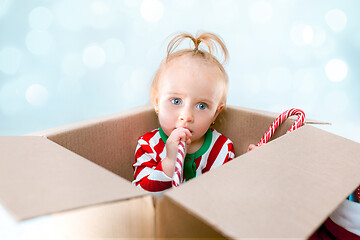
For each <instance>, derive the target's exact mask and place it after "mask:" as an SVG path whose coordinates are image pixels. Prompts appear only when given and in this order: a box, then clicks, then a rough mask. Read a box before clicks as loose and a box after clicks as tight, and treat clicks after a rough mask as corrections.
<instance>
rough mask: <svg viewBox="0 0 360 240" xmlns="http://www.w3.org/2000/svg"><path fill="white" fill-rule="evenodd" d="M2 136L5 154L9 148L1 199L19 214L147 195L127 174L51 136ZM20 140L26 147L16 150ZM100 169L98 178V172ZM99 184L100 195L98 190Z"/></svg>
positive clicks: (17, 216) (28, 215)
mask: <svg viewBox="0 0 360 240" xmlns="http://www.w3.org/2000/svg"><path fill="white" fill-rule="evenodd" d="M1 141H4V142H3V144H2V145H3V146H6V149H4V151H2V152H1V153H0V156H1V155H2V154H5V156H3V158H2V163H1V164H2V165H4V166H3V167H2V168H1V170H3V171H4V172H3V173H2V174H1V178H3V180H2V181H1V186H2V187H1V189H2V191H1V194H2V198H1V202H2V203H3V205H4V206H5V207H6V208H7V209H8V211H9V212H10V213H12V214H13V216H14V217H15V219H17V220H25V219H29V218H33V217H37V216H41V215H45V214H50V213H54V212H60V211H66V210H71V209H77V208H81V207H84V206H89V205H97V204H101V203H105V202H114V201H121V200H126V199H132V198H135V197H142V196H144V195H148V193H146V192H145V191H142V190H140V189H135V188H134V189H133V186H132V184H131V183H129V182H128V181H126V180H125V179H122V178H121V177H119V176H117V175H115V174H114V173H112V172H109V171H107V170H106V169H103V168H102V167H100V166H98V165H96V164H94V163H92V162H90V161H88V160H87V159H85V158H83V157H81V156H79V155H77V154H75V153H73V152H71V151H70V150H68V149H66V148H63V147H62V146H60V145H58V144H56V143H54V142H52V141H51V140H48V139H45V138H42V137H38V136H21V137H1ZM19 144H22V145H21V146H20V147H21V149H22V151H17V149H18V148H19V146H18V145H19ZM27 156H31V157H27ZM10 158H11V159H10ZM73 165H76V167H73ZM30 169H31V171H29V170H30ZM95 171H96V175H97V177H96V178H95V177H94V176H93V173H94V172H95ZM79 172H81V173H82V175H81V176H79V175H78V173H79ZM85 173H87V174H85ZM8 174H9V175H8ZM66 174H67V175H66ZM44 179H47V181H44ZM99 179H101V181H102V182H99ZM72 181H74V182H72ZM86 181H89V182H92V184H93V185H89V184H91V183H87V182H86ZM64 183H66V184H64ZM72 183H73V184H72ZM105 183H106V184H110V185H111V184H112V185H114V186H117V187H119V186H122V188H121V189H123V188H124V189H131V191H130V192H129V191H128V190H126V192H124V191H123V190H120V189H116V188H115V189H113V190H111V191H107V190H106V189H104V187H103V185H104V184H105ZM18 185H20V186H22V188H19V186H18ZM110 185H109V187H111V186H110ZM81 186H82V187H81ZM95 186H96V187H95ZM114 186H113V187H114ZM83 187H84V188H83ZM84 189H88V191H84ZM95 190H96V192H97V193H98V194H97V195H94V191H95ZM44 191H46V193H47V194H46V195H44ZM73 195H74V196H73Z"/></svg>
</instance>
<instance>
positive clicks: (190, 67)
mask: <svg viewBox="0 0 360 240" xmlns="http://www.w3.org/2000/svg"><path fill="white" fill-rule="evenodd" d="M164 67H165V68H164V69H163V73H162V74H161V76H160V79H159V83H158V84H159V85H158V90H159V91H160V92H161V93H166V92H176V93H183V94H190V95H191V94H193V95H197V96H202V97H207V96H208V97H210V98H215V99H217V98H218V97H219V96H220V95H221V93H222V92H223V91H222V90H223V80H221V77H222V75H221V74H220V73H221V72H220V70H219V68H218V67H217V66H216V65H215V64H211V63H209V62H206V61H204V60H202V59H201V58H199V57H192V56H181V57H178V58H176V59H173V60H172V61H171V62H169V63H166V65H165V66H164Z"/></svg>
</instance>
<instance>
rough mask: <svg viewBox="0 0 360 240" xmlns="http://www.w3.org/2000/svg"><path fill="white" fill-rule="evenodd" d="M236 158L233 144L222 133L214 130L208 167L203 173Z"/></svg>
mask: <svg viewBox="0 0 360 240" xmlns="http://www.w3.org/2000/svg"><path fill="white" fill-rule="evenodd" d="M234 158H235V151H234V145H233V142H232V141H231V140H230V139H228V138H227V137H225V136H224V135H222V134H221V133H219V132H217V131H216V130H213V140H212V147H211V150H210V153H209V155H208V157H207V163H206V166H205V168H203V169H202V171H201V172H202V173H206V172H208V171H210V170H212V169H215V168H217V167H219V166H221V165H223V164H225V163H227V162H229V161H231V160H233V159H234Z"/></svg>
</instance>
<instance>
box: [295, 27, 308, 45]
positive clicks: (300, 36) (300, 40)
mask: <svg viewBox="0 0 360 240" xmlns="http://www.w3.org/2000/svg"><path fill="white" fill-rule="evenodd" d="M306 27H308V26H306V25H304V24H296V25H294V26H293V27H292V28H291V31H290V37H291V40H292V42H293V43H294V44H295V45H298V46H302V45H305V44H306V42H305V41H304V33H306V32H307V34H309V30H307V31H306V30H305V29H306ZM307 37H309V36H307Z"/></svg>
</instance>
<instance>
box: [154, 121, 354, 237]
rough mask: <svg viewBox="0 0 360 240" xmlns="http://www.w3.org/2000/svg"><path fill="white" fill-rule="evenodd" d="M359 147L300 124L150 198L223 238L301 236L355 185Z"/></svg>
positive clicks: (318, 223) (310, 230)
mask: <svg viewBox="0 0 360 240" xmlns="http://www.w3.org/2000/svg"><path fill="white" fill-rule="evenodd" d="M359 149H360V144H359V143H355V142H352V141H350V140H347V139H344V138H342V137H339V136H336V135H334V134H330V133H328V132H325V131H323V130H320V129H317V128H314V127H311V126H304V127H302V128H300V129H298V130H296V131H294V132H291V133H288V134H286V135H285V136H283V137H281V138H278V139H276V140H274V141H272V142H270V143H269V144H266V145H264V146H262V147H261V148H259V149H256V150H254V151H252V152H249V153H247V154H244V155H242V156H240V157H238V158H236V159H234V160H233V161H232V162H229V163H227V164H225V165H224V166H222V167H220V168H217V169H215V170H213V171H211V172H209V173H207V174H204V175H202V176H200V177H198V178H196V179H193V180H191V181H189V182H187V183H185V184H183V185H181V186H180V187H179V188H178V189H176V190H171V191H168V192H167V193H165V196H166V197H165V198H164V201H160V202H159V204H158V205H162V204H167V205H172V206H176V205H180V206H181V208H180V209H186V211H187V212H188V213H191V214H192V215H193V216H194V218H196V219H202V220H203V221H204V222H205V223H206V224H208V226H210V227H212V228H213V229H215V230H216V231H218V232H219V233H220V234H222V235H224V236H226V237H229V238H236V239H238V238H250V237H251V238H253V237H256V238H265V237H266V238H267V237H272V238H280V237H281V238H283V237H286V238H289V237H291V238H307V237H309V236H310V235H311V234H312V232H313V231H314V230H315V229H316V228H317V227H318V226H319V225H320V224H321V223H322V222H323V221H324V220H325V219H326V218H327V216H329V215H330V214H331V212H332V211H333V210H334V209H335V208H336V207H337V206H338V205H339V204H340V203H341V202H342V201H343V200H344V199H345V198H346V196H347V195H348V194H350V193H351V192H352V191H353V190H354V189H355V188H356V187H357V186H358V185H359V183H360V176H359V174H358V170H359V169H360V151H359ZM165 202H171V203H165ZM174 217H176V216H174ZM177 223H178V224H179V225H185V226H186V223H184V221H182V219H177ZM159 224H160V225H161V224H164V223H163V222H160V223H159ZM184 231H186V230H184ZM163 233H164V232H163ZM165 233H166V234H167V235H166V236H164V235H162V237H171V236H173V235H175V236H176V233H173V232H165Z"/></svg>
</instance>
